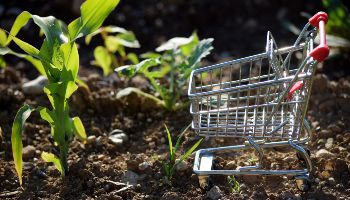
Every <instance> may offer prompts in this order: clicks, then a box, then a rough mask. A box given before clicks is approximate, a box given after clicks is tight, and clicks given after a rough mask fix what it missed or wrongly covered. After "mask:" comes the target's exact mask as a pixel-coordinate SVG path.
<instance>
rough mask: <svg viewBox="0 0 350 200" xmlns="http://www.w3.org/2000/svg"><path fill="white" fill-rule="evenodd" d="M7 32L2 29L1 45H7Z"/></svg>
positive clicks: (0, 31)
mask: <svg viewBox="0 0 350 200" xmlns="http://www.w3.org/2000/svg"><path fill="white" fill-rule="evenodd" d="M6 40H7V35H6V32H5V31H3V30H1V29H0V47H3V46H6Z"/></svg>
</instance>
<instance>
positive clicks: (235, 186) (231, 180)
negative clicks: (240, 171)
mask: <svg viewBox="0 0 350 200" xmlns="http://www.w3.org/2000/svg"><path fill="white" fill-rule="evenodd" d="M227 182H228V185H229V186H230V187H231V191H232V192H235V193H236V192H240V191H241V186H240V184H239V182H238V181H237V180H236V178H235V176H234V175H231V176H227Z"/></svg>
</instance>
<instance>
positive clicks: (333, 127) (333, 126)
mask: <svg viewBox="0 0 350 200" xmlns="http://www.w3.org/2000/svg"><path fill="white" fill-rule="evenodd" d="M327 129H330V130H332V131H333V132H335V133H340V132H341V128H340V127H339V126H338V125H336V124H331V125H329V126H328V127H327Z"/></svg>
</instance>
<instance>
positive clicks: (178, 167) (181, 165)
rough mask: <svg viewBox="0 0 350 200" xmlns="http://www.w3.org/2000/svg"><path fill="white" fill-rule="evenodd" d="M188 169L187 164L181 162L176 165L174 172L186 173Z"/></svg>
mask: <svg viewBox="0 0 350 200" xmlns="http://www.w3.org/2000/svg"><path fill="white" fill-rule="evenodd" d="M189 168H190V166H189V164H188V163H187V162H186V161H184V160H183V161H181V162H180V163H179V164H178V165H176V167H175V170H176V171H179V172H183V171H186V170H188V169H189Z"/></svg>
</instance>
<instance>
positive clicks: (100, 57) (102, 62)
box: [94, 46, 112, 76]
mask: <svg viewBox="0 0 350 200" xmlns="http://www.w3.org/2000/svg"><path fill="white" fill-rule="evenodd" d="M94 56H95V61H96V64H97V65H98V66H100V67H101V68H102V70H103V75H104V76H107V75H109V74H110V73H111V72H112V68H111V65H112V59H111V55H109V53H108V51H107V49H106V48H104V47H102V46H98V47H96V48H95V50H94Z"/></svg>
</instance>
